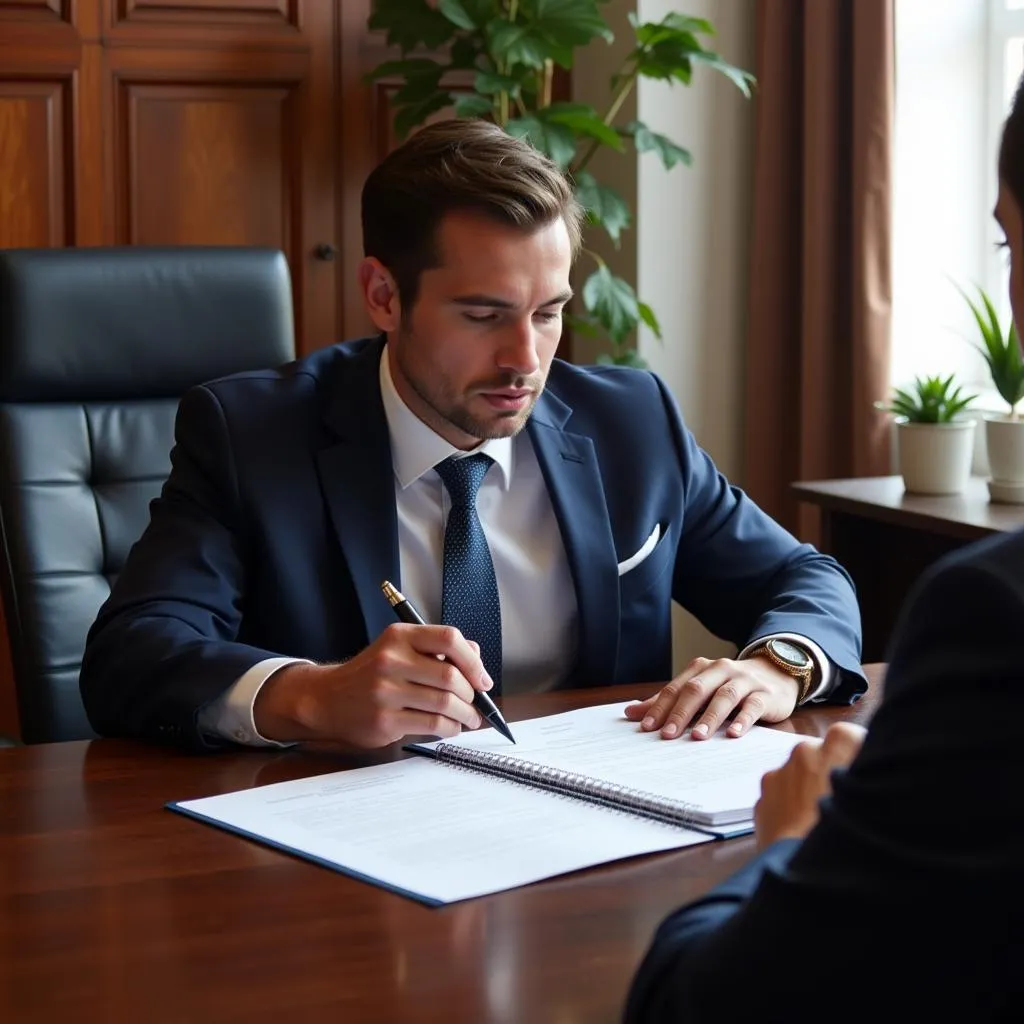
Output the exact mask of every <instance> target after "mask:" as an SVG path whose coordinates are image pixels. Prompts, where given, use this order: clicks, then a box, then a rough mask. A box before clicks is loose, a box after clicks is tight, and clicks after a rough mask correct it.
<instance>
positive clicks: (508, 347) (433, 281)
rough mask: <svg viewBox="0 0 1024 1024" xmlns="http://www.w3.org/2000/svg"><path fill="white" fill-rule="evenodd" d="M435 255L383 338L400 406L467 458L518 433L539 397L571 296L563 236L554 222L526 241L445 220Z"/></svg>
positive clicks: (490, 224)
mask: <svg viewBox="0 0 1024 1024" xmlns="http://www.w3.org/2000/svg"><path fill="white" fill-rule="evenodd" d="M437 251H438V255H439V257H440V266H438V267H436V268H434V269H432V270H426V271H424V272H423V274H422V275H421V276H420V287H419V293H418V295H417V297H416V302H415V305H414V306H413V308H412V310H411V311H410V310H406V309H404V308H401V309H400V311H399V315H398V322H397V325H395V326H394V329H392V330H388V354H389V359H390V369H391V375H392V377H393V379H394V382H395V387H396V389H397V391H398V393H399V394H400V395H401V397H402V399H403V401H404V402H405V403H406V405H408V406H409V408H410V409H411V410H412V411H413V412H414V413H415V414H416V415H417V416H418V417H419V418H420V419H421V420H422V421H423V422H424V423H426V424H427V426H429V427H431V428H432V429H433V430H434V431H436V432H437V433H438V434H440V435H441V436H442V437H443V438H445V440H447V441H448V442H449V443H450V444H453V445H455V446H456V447H457V448H462V449H470V448H475V447H476V446H477V445H478V444H479V443H480V442H481V441H483V440H486V439H489V438H494V437H510V436H512V435H514V434H516V433H518V432H519V431H520V430H522V428H523V427H524V426H525V424H526V421H527V419H528V418H529V415H530V412H531V410H532V409H533V405H534V403H535V402H536V401H537V398H538V396H539V395H540V393H541V391H542V390H543V389H544V383H545V381H546V380H547V376H548V370H549V369H550V367H551V360H552V359H553V358H554V355H555V349H556V347H557V346H558V340H559V338H560V337H561V334H562V307H563V306H564V305H565V304H566V302H568V300H569V298H570V296H571V294H572V292H571V290H570V288H569V270H570V267H571V264H572V255H571V246H570V242H569V233H568V231H567V229H566V226H565V223H564V222H563V221H562V220H561V219H558V220H557V221H554V222H553V223H551V224H548V225H546V226H545V227H542V228H539V229H538V230H536V231H534V232H532V233H529V234H527V233H524V232H523V231H519V230H517V229H515V228H512V227H507V226H505V225H503V224H498V223H495V222H494V221H491V220H489V219H488V218H486V217H482V216H480V215H476V214H470V213H455V214H450V215H448V216H447V217H445V218H444V219H443V220H442V222H441V223H440V225H439V226H438V231H437ZM375 319H376V317H375ZM378 326H382V324H381V323H380V322H379V321H378ZM385 329H387V327H386V326H385Z"/></svg>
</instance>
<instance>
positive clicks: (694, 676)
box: [626, 656, 800, 740]
mask: <svg viewBox="0 0 1024 1024" xmlns="http://www.w3.org/2000/svg"><path fill="white" fill-rule="evenodd" d="M799 692H800V684H799V682H798V680H796V679H794V678H793V677H792V676H791V675H789V674H788V673H787V672H783V671H782V669H780V668H777V667H776V666H775V665H773V664H772V663H771V662H770V661H768V660H767V658H761V657H757V656H755V657H753V658H744V659H743V661H734V660H733V659H731V658H717V659H716V660H714V661H711V660H710V659H708V658H694V660H693V661H691V662H690V664H689V665H687V666H686V669H685V671H683V672H681V673H680V674H679V675H678V676H676V677H675V679H673V680H672V682H670V683H667V684H666V685H665V686H663V687H662V688H661V690H660V691H659V692H658V693H656V694H655V695H654V696H653V697H648V698H647V700H642V701H639V702H637V703H636V704H630V705H629V707H627V708H626V717H627V718H629V719H630V720H631V721H634V722H637V721H639V722H640V723H641V728H643V729H644V730H646V731H647V732H654V731H655V730H656V729H660V730H661V735H662V736H663V737H664V738H665V739H675V738H676V737H677V736H682V735H683V732H684V730H685V729H686V727H687V726H688V725H690V723H691V722H692V723H693V728H692V730H691V732H690V735H691V737H692V738H693V739H695V740H703V739H707V738H708V737H709V736H713V735H714V733H715V732H716V731H717V730H718V728H719V727H720V726H721V725H722V724H723V723H724V722H725V721H726V720H727V719H728V718H729V716H730V715H731V714H732V713H733V712H735V713H736V714H735V717H734V718H733V719H732V721H731V722H729V726H728V728H727V729H726V735H727V736H742V735H743V734H744V733H746V732H747V731H748V730H749V729H750V727H751V726H752V725H753V724H754V723H755V722H757V721H759V720H761V719H763V720H764V721H765V722H781V721H783V720H784V719H786V718H789V716H790V715H791V714H792V713H793V709H794V708H795V707H796V699H797V696H798V695H799Z"/></svg>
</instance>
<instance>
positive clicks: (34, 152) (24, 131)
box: [0, 0, 104, 248]
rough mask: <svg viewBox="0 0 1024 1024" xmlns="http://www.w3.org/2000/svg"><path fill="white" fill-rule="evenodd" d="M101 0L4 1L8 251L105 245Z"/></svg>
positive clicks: (4, 227) (1, 45)
mask: <svg viewBox="0 0 1024 1024" xmlns="http://www.w3.org/2000/svg"><path fill="white" fill-rule="evenodd" d="M99 5H100V0H77V2H74V0H0V248H25V247H50V246H65V245H99V244H102V242H103V240H104V239H103V217H102V212H101V210H100V207H99V199H100V191H101V176H102V166H101V156H100V153H101V146H100V139H101V126H100V123H99V116H100V108H99V105H98V103H97V102H96V99H97V98H98V82H99V66H100V49H99V45H98V42H97V40H96V37H97V35H98V25H99Z"/></svg>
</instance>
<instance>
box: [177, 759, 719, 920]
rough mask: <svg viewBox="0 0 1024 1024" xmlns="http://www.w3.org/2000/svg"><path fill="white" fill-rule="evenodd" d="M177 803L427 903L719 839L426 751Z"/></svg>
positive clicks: (184, 809) (182, 808) (185, 810)
mask: <svg viewBox="0 0 1024 1024" xmlns="http://www.w3.org/2000/svg"><path fill="white" fill-rule="evenodd" d="M170 807H171V809H172V810H177V811H180V812H182V813H184V814H188V815H192V816H194V817H197V818H199V819H200V820H203V821H205V822H208V823H210V824H213V825H217V826H220V827H222V828H226V829H229V830H231V831H235V832H239V833H241V834H243V835H245V836H248V837H250V838H253V839H256V840H259V841H261V842H265V843H268V844H270V845H272V846H277V847H280V848H283V849H285V850H288V851H290V852H292V853H296V854H298V855H300V856H303V857H306V858H309V859H312V860H315V861H317V862H319V863H322V864H324V865H327V866H329V867H333V868H336V869H338V870H340V871H344V872H346V873H348V874H352V875H356V876H359V877H362V878H364V879H365V880H368V881H371V882H375V883H377V884H381V885H384V886H386V887H388V888H391V889H395V890H397V891H400V892H402V893H403V894H405V895H408V896H412V897H414V898H416V899H420V900H422V901H424V902H428V903H450V902H453V901H456V900H463V899H468V898H470V897H473V896H483V895H485V894H486V893H493V892H499V891H501V890H503V889H511V888H515V887H516V886H520V885H526V884H527V883H529V882H536V881H538V880H540V879H542V878H550V877H552V876H554V875H560V874H563V873H565V872H568V871H576V870H578V869H580V868H586V867H590V866H592V865H595V864H603V863H605V862H607V861H613V860H618V859H620V858H623V857H634V856H637V855H639V854H645V853H654V852H656V851H660V850H671V849H676V848H679V847H683V846H689V845H691V844H695V843H702V842H707V841H709V840H710V839H711V837H710V836H708V835H704V834H702V833H699V832H691V831H689V830H687V829H683V828H679V827H677V826H673V825H666V824H661V823H659V822H656V821H648V820H645V819H643V818H639V817H636V816H634V815H628V814H620V813H616V812H615V811H612V810H608V809H606V808H602V807H598V806H595V805H593V804H588V803H585V802H583V801H578V800H572V799H567V798H565V797H561V796H558V795H556V794H552V793H548V792H544V791H543V790H536V789H531V788H529V787H527V786H523V785H520V784H517V783H514V782H509V781H506V780H504V779H499V778H495V777H493V776H488V775H480V774H477V773H474V772H470V771H461V770H459V769H457V768H454V767H451V766H449V765H445V764H442V763H440V762H437V761H432V760H428V759H426V758H411V759H408V760H405V761H399V762H395V763H392V764H387V765H381V766H376V767H372V768H358V769H355V770H353V771H345V772H334V773H331V774H328V775H320V776H314V777H313V778H307V779H298V780H295V781H291V782H280V783H275V784H273V785H269V786H260V787H256V788H254V789H248V790H243V791H240V792H236V793H225V794H223V795H220V796H213V797H208V798H205V799H200V800H185V801H181V802H179V803H176V804H171V805H170Z"/></svg>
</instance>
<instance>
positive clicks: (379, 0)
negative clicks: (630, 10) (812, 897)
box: [367, 0, 754, 366]
mask: <svg viewBox="0 0 1024 1024" xmlns="http://www.w3.org/2000/svg"><path fill="white" fill-rule="evenodd" d="M602 2H603V0H557V2H550V0H373V3H372V5H371V13H370V18H369V22H368V25H369V28H370V29H374V30H379V31H382V32H384V33H385V38H386V40H387V43H388V44H389V45H390V46H394V47H396V48H397V49H398V51H399V52H400V54H401V58H400V59H397V60H388V61H385V62H384V63H383V64H380V65H379V66H378V67H376V68H374V69H373V70H372V71H371V72H370V73H369V75H368V76H367V77H368V78H369V79H370V80H373V81H384V82H386V83H387V84H389V85H393V86H394V87H395V88H394V89H393V90H392V91H391V97H392V98H391V106H392V109H393V111H394V130H395V134H396V135H397V136H398V137H399V138H401V137H402V136H404V135H406V134H407V133H408V132H409V131H411V130H412V129H413V128H415V127H416V126H417V125H419V124H422V123H423V122H424V121H426V120H427V119H428V118H429V117H430V116H431V115H434V114H436V113H437V112H438V111H441V110H447V109H449V108H450V109H452V110H453V111H454V113H455V115H456V116H457V117H483V118H487V119H489V120H491V121H494V122H495V123H496V124H499V125H501V126H502V127H503V128H504V129H505V130H506V131H507V132H509V134H511V135H515V136H518V137H521V138H527V139H529V140H530V142H531V143H532V144H533V145H534V146H536V147H537V148H538V149H540V150H542V151H543V152H544V153H546V154H547V155H548V156H549V157H551V159H552V160H554V161H555V163H557V164H558V165H559V166H560V167H563V168H564V169H565V170H566V171H567V172H568V174H569V177H570V178H571V180H572V181H573V183H574V185H575V188H576V195H577V197H578V199H579V200H580V202H581V203H582V205H583V207H584V208H585V209H586V211H587V217H588V220H589V221H590V223H591V224H593V225H595V226H598V227H600V228H602V229H603V230H604V231H605V232H607V234H608V235H609V236H610V238H611V239H612V242H613V243H614V244H615V245H616V246H618V244H619V240H620V237H621V234H622V232H624V231H626V230H627V229H628V228H629V224H630V220H631V212H630V209H629V206H628V204H627V203H626V201H625V200H624V199H623V198H622V196H621V195H619V193H618V192H616V191H615V190H614V189H613V188H610V187H609V186H608V185H606V184H604V183H602V182H601V181H599V180H598V179H597V177H596V175H595V174H594V173H593V172H592V170H591V169H590V163H591V159H592V158H593V156H594V154H595V153H596V152H597V151H598V150H599V149H601V148H602V147H607V148H609V149H612V150H615V151H617V152H620V153H636V154H642V153H655V154H657V156H658V158H659V159H660V160H661V162H662V164H663V165H664V167H665V168H666V170H670V169H671V168H672V167H674V166H676V164H689V163H690V162H691V156H690V153H689V152H688V151H687V150H686V149H684V148H683V147H682V146H680V145H678V144H677V143H676V142H674V141H673V140H672V139H670V138H668V137H667V136H665V135H661V134H659V133H658V132H655V131H652V130H651V129H650V128H648V126H647V125H646V124H644V123H643V122H642V121H637V120H628V119H627V118H626V117H625V116H624V115H623V107H624V104H625V101H626V99H627V98H628V96H629V94H630V92H631V91H632V90H633V88H634V87H635V86H636V83H637V81H638V80H639V79H641V78H650V79H656V80H660V81H664V82H668V83H669V84H670V85H689V84H690V81H691V78H692V75H693V72H694V69H695V68H699V67H702V66H703V67H707V68H710V69H712V70H714V71H717V72H720V73H721V74H723V75H725V76H726V77H727V78H728V79H729V80H730V81H732V82H733V83H734V84H735V85H736V86H737V87H738V88H739V90H740V91H741V92H742V93H743V95H744V96H748V97H749V96H750V92H751V86H752V85H753V82H754V79H753V76H752V75H750V74H749V73H748V72H746V71H743V70H741V69H740V68H737V67H734V66H733V65H732V64H730V63H728V61H726V60H724V59H723V58H722V57H720V56H719V55H718V54H717V53H715V52H714V51H713V50H711V49H708V48H707V47H706V46H705V44H704V42H703V41H702V40H701V38H700V37H701V36H705V37H706V36H712V35H714V31H715V30H714V27H713V26H712V25H711V23H710V22H709V21H707V20H706V19H704V18H695V17H690V16H689V15H685V14H681V13H679V12H678V11H670V12H669V13H668V14H666V15H665V16H664V17H663V18H662V19H661V20H660V21H655V22H647V21H644V20H642V19H641V18H640V17H639V16H638V15H636V14H630V16H629V21H630V25H631V28H632V32H633V39H632V40H631V41H630V49H629V52H628V54H627V55H626V57H625V59H624V61H623V63H622V66H621V67H620V68H619V69H618V70H617V71H616V73H615V74H614V75H612V76H611V79H610V81H609V87H608V97H607V103H606V104H604V105H603V107H602V109H601V110H598V109H596V108H595V107H593V106H590V105H589V104H586V103H576V102H567V101H564V100H560V99H558V97H557V95H556V90H554V89H553V84H554V77H555V71H556V68H562V69H569V68H571V67H572V65H573V61H574V59H575V58H576V57H577V56H578V53H579V51H581V50H583V49H584V48H585V47H587V46H588V45H590V44H591V43H596V42H597V41H598V40H603V41H605V42H610V41H611V40H612V38H613V37H612V32H611V30H610V29H609V27H608V23H607V22H606V20H605V18H604V16H603V14H602V13H601V10H600V7H601V4H602ZM464 83H468V84H469V88H468V89H466V88H463V87H461V86H462V85H463V84H464ZM584 255H585V256H586V257H587V259H588V260H589V261H590V263H591V266H592V268H593V269H592V271H591V273H590V275H589V276H588V277H587V279H586V281H585V282H584V283H583V287H582V289H581V290H580V299H581V301H582V305H583V309H582V310H574V313H575V315H573V316H571V317H566V320H567V323H568V324H569V326H570V327H572V328H573V329H574V330H576V331H579V332H580V333H582V334H586V335H588V336H590V337H598V338H601V337H603V338H604V339H605V340H606V347H607V351H606V352H605V353H603V354H602V356H601V357H599V361H600V362H614V363H623V364H627V365H640V366H643V365H645V364H644V361H643V360H642V358H641V357H640V356H639V355H638V354H637V352H636V351H635V349H634V348H633V347H632V345H631V344H630V337H631V335H632V333H633V331H634V329H635V328H636V327H637V326H638V324H639V323H640V322H641V321H642V322H643V323H645V324H646V325H647V326H648V327H649V328H650V329H651V330H652V331H653V332H654V334H655V336H656V337H658V338H659V339H660V338H661V329H660V327H659V325H658V319H657V316H656V315H655V312H654V310H653V309H652V308H651V307H650V306H649V305H647V304H646V303H644V302H642V301H640V299H639V297H638V296H637V294H636V291H635V290H634V288H633V286H632V285H631V284H630V283H629V282H628V281H625V280H623V279H622V278H621V277H617V276H616V275H615V274H613V273H612V272H611V270H610V269H609V267H608V265H607V263H605V261H604V260H602V259H601V257H600V256H599V255H598V254H597V253H596V252H593V251H592V250H590V249H584Z"/></svg>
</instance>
